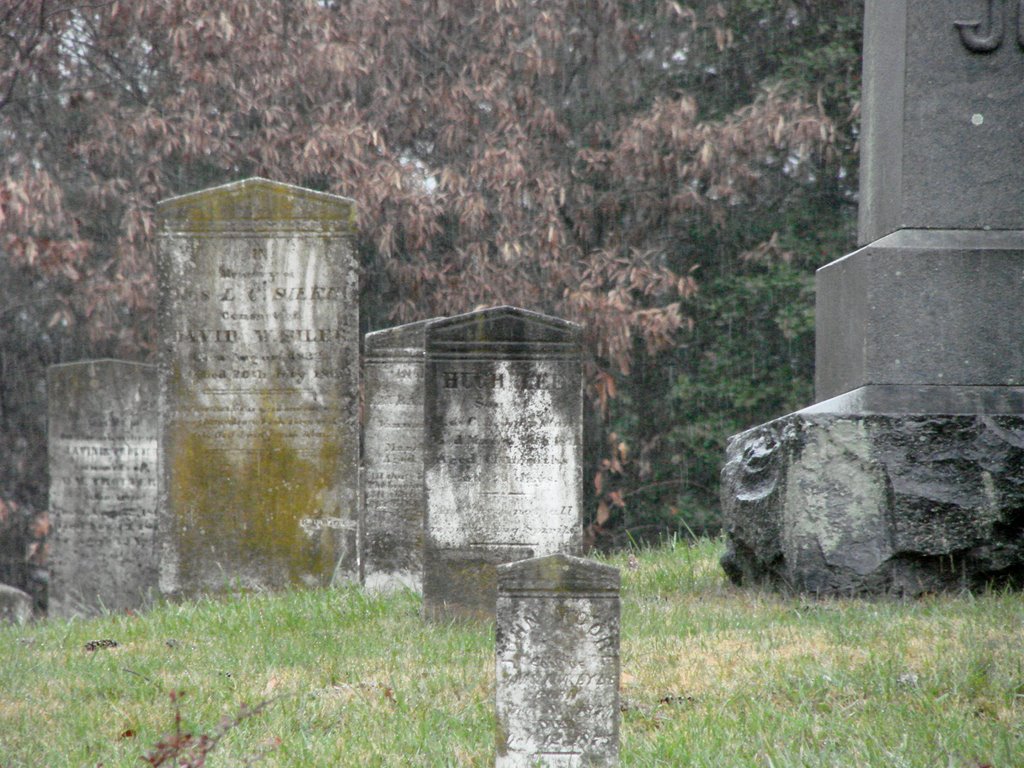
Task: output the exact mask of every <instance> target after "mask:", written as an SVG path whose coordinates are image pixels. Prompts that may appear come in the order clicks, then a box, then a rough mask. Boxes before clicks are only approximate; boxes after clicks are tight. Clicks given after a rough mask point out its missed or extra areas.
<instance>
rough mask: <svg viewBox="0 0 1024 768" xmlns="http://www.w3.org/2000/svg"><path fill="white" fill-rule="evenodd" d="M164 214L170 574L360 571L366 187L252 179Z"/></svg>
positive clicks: (188, 589) (208, 581)
mask: <svg viewBox="0 0 1024 768" xmlns="http://www.w3.org/2000/svg"><path fill="white" fill-rule="evenodd" d="M159 216H160V230H159V245H160V264H159V278H160V286H161V294H162V304H161V310H160V322H161V334H162V340H161V350H160V352H161V355H160V368H161V408H162V410H163V414H164V425H163V442H162V447H163V451H164V454H163V455H164V461H163V490H162V496H163V505H162V507H163V509H164V514H166V515H167V519H166V521H165V524H164V527H165V529H166V545H165V547H164V552H163V557H162V562H161V573H160V579H161V589H162V590H163V591H164V592H166V593H170V594H185V595H188V594H195V593H200V592H206V591H218V590H222V589H224V588H225V587H232V588H233V587H241V588H280V587H286V586H290V585H309V586H315V585H326V584H329V583H331V582H332V581H335V580H339V579H350V578H355V577H356V575H357V555H356V524H357V518H358V472H359V425H358V403H359V392H358V386H359V379H358V377H359V329H358V304H359V302H358V279H357V268H356V263H355V259H354V256H353V253H352V245H351V237H352V233H353V229H354V216H355V209H354V205H353V203H352V201H350V200H348V199H346V198H341V197H336V196H334V195H328V194H324V193H320V192H314V191H312V190H308V189H301V188H299V187H293V186H289V185H287V184H280V183H276V182H272V181H267V180H265V179H247V180H245V181H241V182H237V183H234V184H227V185H225V186H221V187H216V188H213V189H207V190H204V191H201V192H196V193H194V194H189V195H184V196H182V197H176V198H172V199H169V200H164V201H163V202H161V203H160V204H159Z"/></svg>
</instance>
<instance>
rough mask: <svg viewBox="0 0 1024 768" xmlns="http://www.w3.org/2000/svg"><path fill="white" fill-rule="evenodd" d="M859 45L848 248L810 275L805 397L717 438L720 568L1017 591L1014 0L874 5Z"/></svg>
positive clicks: (1021, 279)
mask: <svg viewBox="0 0 1024 768" xmlns="http://www.w3.org/2000/svg"><path fill="white" fill-rule="evenodd" d="M864 41H865V42H864V96H863V101H862V105H863V106H862V111H863V125H862V142H861V143H862V156H861V194H860V221H859V239H860V242H861V243H862V244H863V245H864V247H862V248H861V249H860V250H857V251H856V252H854V253H852V254H849V255H847V256H845V257H844V258H842V259H839V260H837V261H835V262H833V263H831V264H829V265H827V266H825V267H823V268H822V269H821V270H819V272H818V276H817V310H816V311H817V319H816V323H817V329H816V330H817V338H816V374H815V396H816V399H817V401H818V402H817V403H816V404H815V405H813V406H811V407H809V408H806V409H804V410H802V411H799V412H797V413H795V414H791V415H789V416H786V417H784V418H782V419H778V420H776V421H773V422H769V423H768V424H765V425H762V426H760V427H756V428H754V429H751V430H749V431H747V432H745V433H743V434H740V435H737V436H736V437H734V438H733V440H732V441H731V443H730V446H729V449H728V455H727V459H726V465H725V468H724V469H723V475H722V479H723V483H722V505H723V513H724V516H725V521H726V529H727V541H728V549H727V552H726V555H725V557H724V559H723V565H724V566H725V567H726V570H727V572H728V573H729V574H730V576H731V577H732V578H733V579H734V580H735V581H738V582H741V583H749V582H769V583H773V584H777V585H782V586H785V587H786V588H793V589H797V590H801V591H808V592H817V593H824V594H848V593H881V592H894V593H899V594H918V593H921V592H923V591H930V590H936V589H945V588H952V589H958V588H961V587H981V586H983V585H986V584H989V583H993V582H995V583H1010V584H1024V535H1022V534H1024V417H1022V414H1024V203H1022V195H1024V110H1022V107H1021V105H1022V104H1024V6H1022V5H1021V4H1020V3H1019V2H1017V1H1016V0H969V1H968V2H963V1H961V0H913V2H910V0H868V3H867V6H866V10H865V28H864Z"/></svg>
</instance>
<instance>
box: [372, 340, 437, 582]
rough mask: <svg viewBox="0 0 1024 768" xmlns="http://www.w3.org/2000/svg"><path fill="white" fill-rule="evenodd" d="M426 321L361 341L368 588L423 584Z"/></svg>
mask: <svg viewBox="0 0 1024 768" xmlns="http://www.w3.org/2000/svg"><path fill="white" fill-rule="evenodd" d="M427 322H429V321H422V322H419V323H410V324H408V325H401V326H398V327H396V328H387V329H385V330H382V331H376V332H374V333H368V334H367V335H366V337H365V339H364V343H363V393H364V394H363V397H364V414H365V416H364V418H363V455H364V458H363V517H362V525H361V535H362V540H361V546H360V553H361V567H362V571H363V585H364V586H365V587H366V588H367V589H369V590H371V591H387V590H391V589H396V588H402V587H405V588H408V589H412V590H413V591H415V592H421V591H422V589H423V527H424V519H423V518H424V511H425V508H426V490H425V488H424V486H423V455H424V423H423V367H424V356H425V349H424V331H425V328H426V324H427Z"/></svg>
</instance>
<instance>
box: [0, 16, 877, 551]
mask: <svg viewBox="0 0 1024 768" xmlns="http://www.w3.org/2000/svg"><path fill="white" fill-rule="evenodd" d="M862 6H863V0H721V2H710V1H709V0H694V1H693V2H685V1H684V0H678V1H676V0H668V1H665V0H629V1H627V0H623V1H621V2H617V1H615V0H485V1H483V2H481V1H480V0H331V1H324V2H317V1H315V0H265V1H264V2H259V3H226V2H225V3H209V2H200V1H199V0H178V1H177V2H173V3H169V2H158V1H157V0H132V1H130V2H129V1H126V2H98V1H97V0H79V1H77V2H73V1H71V0H3V2H0V148H2V150H0V376H2V382H0V497H2V496H6V497H7V498H10V499H18V500H20V501H22V502H23V503H28V504H30V505H33V506H35V507H36V508H37V509H43V508H45V503H46V482H47V479H46V462H45V387H44V372H45V366H46V365H48V364H51V363H55V362H66V361H70V360H75V359H82V358H88V357H102V356H118V357H124V358H128V359H138V360H146V359H149V358H150V356H151V355H152V353H153V350H154V341H155V328H154V305H155V290H156V286H155V281H154V270H153V261H152V246H153V241H152V237H153V232H154V219H153V211H154V204H155V203H156V201H157V200H159V199H162V198H164V197H168V196H171V195H174V194H180V193H185V192H191V191H195V190H198V189H201V188H204V187H207V186H210V185H213V184H218V183H223V182H227V181H234V180H237V179H240V178H244V177H247V176H250V175H260V176H265V177H269V178H272V179H276V180H280V181H286V182H290V183H294V184H299V185H303V186H308V187H312V188H315V189H320V190H326V191H330V192H335V193H339V194H343V195H347V196H350V197H352V198H354V199H355V200H356V201H357V203H358V205H359V210H360V222H359V236H358V247H359V254H360V259H361V263H362V265H363V275H362V281H363V286H364V288H365V290H364V293H363V296H364V301H363V306H362V313H363V324H364V330H369V329H376V328H382V327H387V326H388V325H391V324H394V323H398V322H404V321H409V320H414V319H420V318H425V317H430V316H434V315H438V314H448V313H454V312H460V311H467V310H470V309H473V308H474V307H477V306H481V305H492V304H498V303H509V304H517V305H520V306H524V307H527V308H530V309H535V310H538V311H542V312H547V313H550V314H555V315H559V316H562V317H566V318H569V319H572V320H576V321H578V322H580V323H582V324H583V325H584V326H585V328H586V333H587V342H588V359H587V368H586V372H587V384H588V392H589V395H590V402H591V403H592V408H591V409H590V411H589V413H588V424H587V427H588V429H587V435H588V439H587V444H588V447H587V450H588V462H589V466H590V468H591V474H590V475H589V476H588V478H587V487H588V491H589V492H590V494H591V503H590V510H589V515H590V520H591V521H592V522H593V526H592V527H591V529H590V531H591V534H593V535H594V536H595V538H596V540H597V541H599V542H601V541H604V542H609V541H622V540H623V538H624V537H625V536H626V535H630V536H634V537H640V536H655V535H658V534H663V533H666V532H672V531H685V530H687V529H691V530H695V531H698V530H705V531H713V530H715V527H716V525H717V522H718V521H717V499H716V496H717V474H718V468H719V463H720V460H721V456H722V451H723V447H724V444H725V441H726V439H727V437H728V435H729V434H731V433H734V432H736V431H738V430H740V429H742V428H744V427H747V426H750V425H753V424H755V423H759V422H761V421H764V420H767V419H769V418H772V417H775V416H778V415H781V414H783V413H785V412H787V411H789V410H792V409H794V408H797V407H800V406H802V405H805V404H807V403H809V402H810V401H811V399H812V385H811V380H812V365H813V270H814V269H815V268H816V267H818V266H820V265H822V264H824V263H826V262H828V261H830V260H832V259H834V258H836V257H838V256H840V255H841V254H843V253H844V252H845V251H847V250H849V249H850V248H851V246H852V244H853V212H854V208H855V198H854V191H855V189H856V170H857V168H856V146H855V143H856V124H857V120H856V118H857V115H856V104H857V100H858V88H859V76H860V63H859V47H860V25H861V16H862V13H863V11H862ZM0 522H2V521H0Z"/></svg>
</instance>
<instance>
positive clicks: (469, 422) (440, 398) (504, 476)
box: [423, 307, 583, 619]
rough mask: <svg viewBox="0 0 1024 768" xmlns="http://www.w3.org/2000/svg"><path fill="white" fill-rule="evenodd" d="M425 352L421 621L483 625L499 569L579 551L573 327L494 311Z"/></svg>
mask: <svg viewBox="0 0 1024 768" xmlns="http://www.w3.org/2000/svg"><path fill="white" fill-rule="evenodd" d="M425 347H426V365H425V378H424V419H425V425H426V434H425V439H426V443H425V455H424V477H425V487H426V531H425V540H424V572H423V608H424V614H425V616H426V617H427V618H430V619H446V618H451V617H474V616H476V617H484V618H491V617H493V616H494V601H495V598H496V589H497V582H496V578H497V576H496V570H495V569H496V567H497V566H498V565H499V564H501V563H508V562H512V561H514V560H521V559H525V558H530V557H539V556H543V555H549V554H555V553H559V552H564V553H570V554H577V553H578V552H579V551H580V548H581V545H582V530H581V514H580V513H581V506H582V502H583V490H582V457H581V453H582V412H583V387H582V372H581V370H582V369H581V365H582V362H581V343H580V329H579V327H578V326H577V325H575V324H573V323H569V322H566V321H564V320H560V319H558V318H554V317H548V316H545V315H541V314H538V313H535V312H529V311H527V310H523V309H518V308H515V307H494V308H491V309H484V310H479V311H476V312H470V313H468V314H464V315H457V316H455V317H450V318H444V319H439V320H434V321H432V322H430V323H429V324H428V325H427V326H426V329H425Z"/></svg>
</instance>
